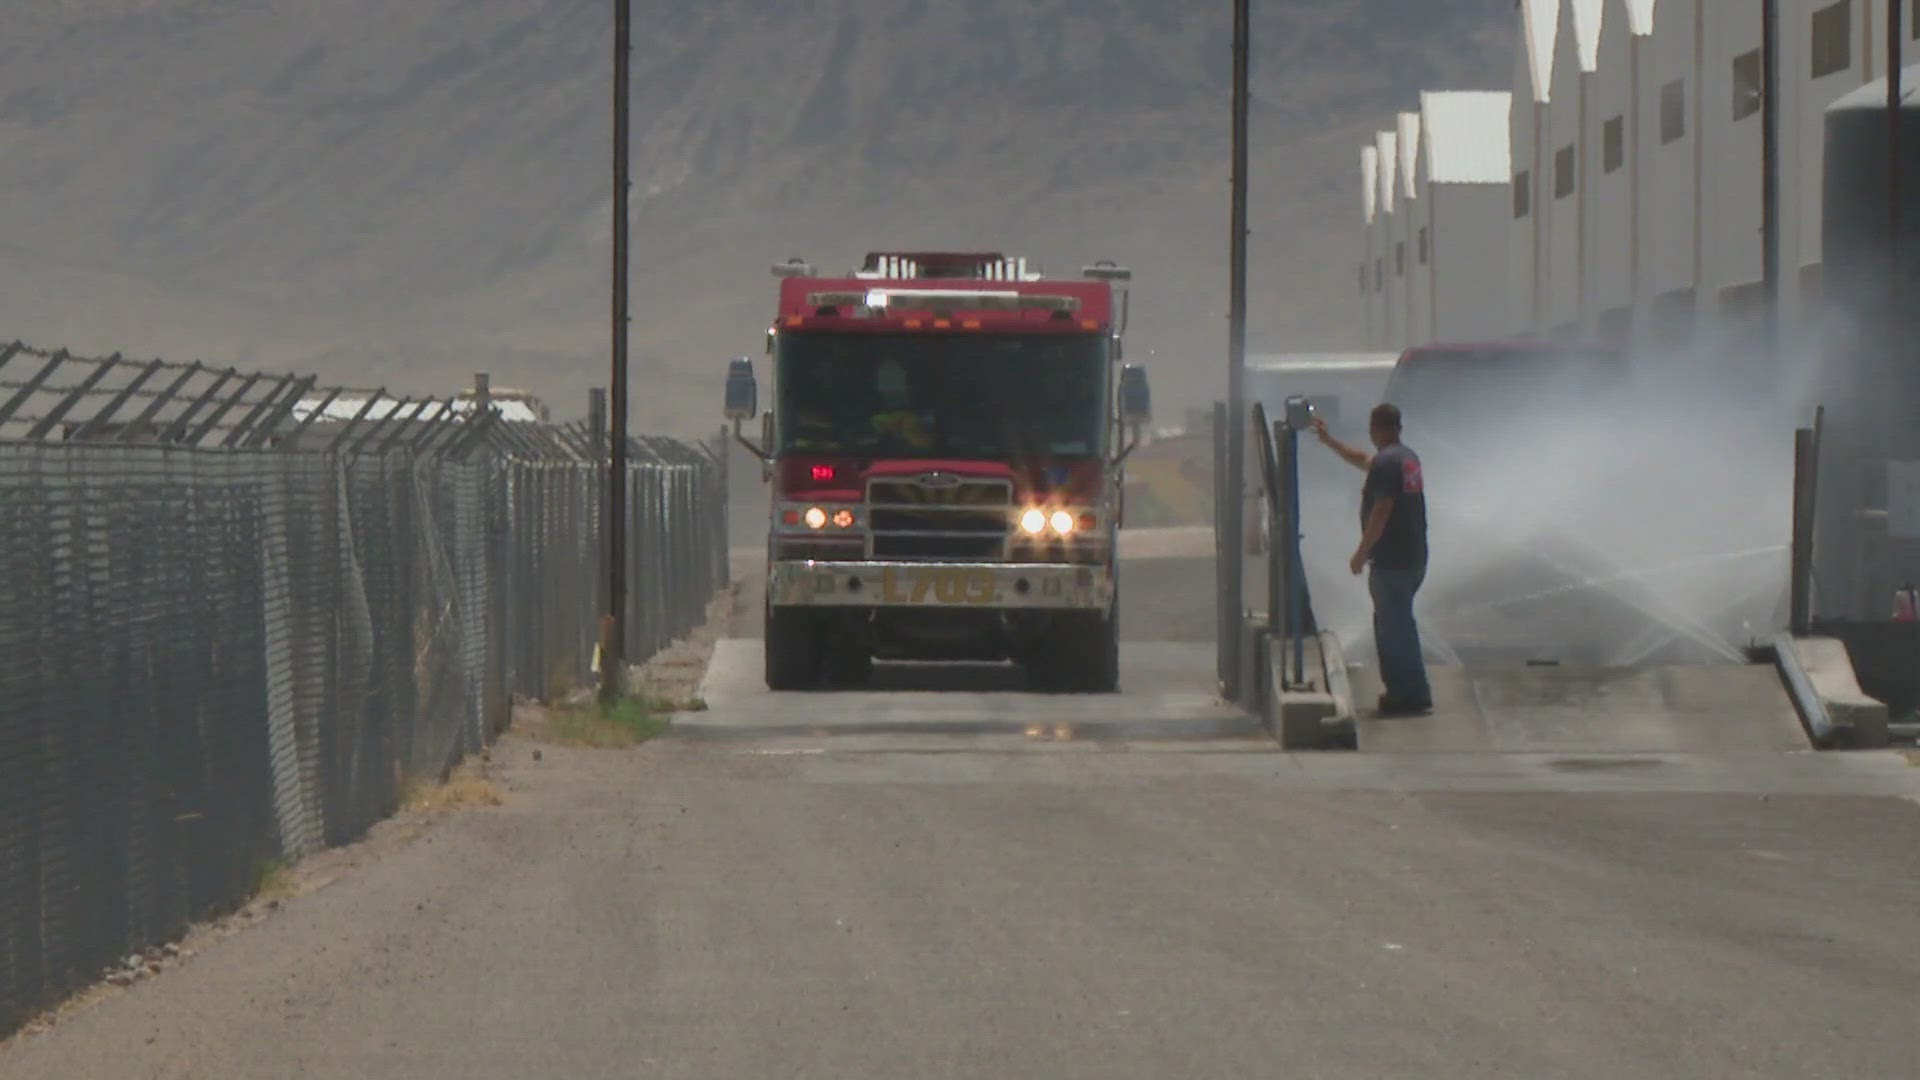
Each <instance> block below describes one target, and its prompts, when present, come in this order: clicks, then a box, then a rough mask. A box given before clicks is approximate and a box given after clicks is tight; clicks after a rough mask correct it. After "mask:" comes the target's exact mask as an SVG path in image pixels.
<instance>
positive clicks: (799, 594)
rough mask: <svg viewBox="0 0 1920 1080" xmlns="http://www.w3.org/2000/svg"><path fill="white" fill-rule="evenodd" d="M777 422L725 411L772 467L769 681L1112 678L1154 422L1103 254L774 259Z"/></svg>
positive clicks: (1118, 274) (1122, 297) (1065, 681)
mask: <svg viewBox="0 0 1920 1080" xmlns="http://www.w3.org/2000/svg"><path fill="white" fill-rule="evenodd" d="M774 273H775V275H776V276H777V277H779V278H781V282H780V311H779V316H778V318H777V319H776V321H775V323H774V325H773V327H772V329H771V330H770V331H769V333H768V338H767V352H768V355H769V356H770V357H771V358H772V365H773V370H772V375H773V408H772V409H771V410H769V411H768V412H767V413H766V414H765V415H764V417H763V418H762V419H763V422H762V425H761V433H760V438H759V441H758V442H757V443H756V442H753V441H750V440H748V439H747V438H745V437H744V436H742V435H740V429H741V425H742V423H744V422H745V421H747V420H750V419H752V418H754V417H755V416H756V415H759V408H758V405H759V400H758V399H759V391H758V383H757V380H756V377H755V374H754V369H753V364H752V362H751V361H749V360H745V359H740V360H735V361H733V366H732V368H731V370H730V371H729V372H728V377H727V395H726V414H727V417H728V418H729V419H730V420H731V421H732V422H733V425H734V432H735V436H736V438H739V439H740V441H741V442H742V444H743V445H745V446H746V447H747V448H748V449H749V450H750V451H752V452H753V453H754V454H756V455H757V456H758V457H759V458H760V459H761V460H762V461H763V462H765V463H766V472H767V475H768V477H769V478H770V480H771V482H772V486H773V491H772V499H771V504H772V506H771V509H772V513H771V521H770V523H769V528H768V533H767V597H766V680H767V685H768V686H769V687H771V688H773V689H776V690H807V689H815V688H818V687H821V686H830V685H838V686H849V685H859V684H862V683H864V682H865V681H867V680H868V679H869V678H870V677H871V674H872V671H873V664H874V661H875V660H876V659H877V660H908V661H982V662H996V661H1013V662H1016V663H1018V664H1020V665H1022V666H1023V667H1024V668H1025V670H1026V672H1027V674H1028V676H1029V678H1030V679H1031V680H1032V682H1033V684H1034V685H1035V686H1036V687H1038V688H1041V689H1047V690H1053V691H1066V692H1089V693H1101V692H1110V691H1113V690H1115V689H1117V687H1118V683H1119V637H1118V635H1119V627H1118V621H1117V613H1118V604H1117V601H1118V596H1119V581H1118V576H1117V573H1116V570H1117V566H1116V562H1115V539H1116V530H1117V528H1118V526H1119V514H1120V491H1121V486H1122V485H1121V468H1122V465H1123V463H1124V462H1125V459H1126V456H1127V453H1128V452H1129V451H1130V450H1131V449H1132V447H1133V445H1134V444H1135V443H1136V442H1137V440H1138V438H1139V429H1140V427H1141V426H1142V425H1143V424H1145V423H1146V421H1147V416H1148V406H1149V398H1148V392H1147V384H1146V376H1145V372H1144V371H1143V370H1141V369H1140V368H1138V367H1136V366H1134V365H1130V364H1126V365H1123V364H1122V363H1121V362H1120V360H1121V352H1122V349H1121V335H1122V332H1123V331H1124V329H1125V322H1126V318H1125V312H1126V287H1127V283H1128V282H1129V281H1130V280H1131V275H1130V274H1129V273H1128V272H1127V271H1126V270H1125V269H1123V268H1121V267H1118V266H1115V265H1114V264H1112V263H1101V264H1098V265H1095V266H1090V267H1087V268H1086V269H1085V271H1084V272H1083V274H1082V276H1081V277H1079V278H1073V279H1059V278H1046V277H1043V276H1041V275H1040V274H1038V273H1036V272H1034V271H1033V270H1031V269H1030V268H1029V266H1028V263H1027V261H1026V260H1025V259H1021V258H1008V257H1006V256H1003V255H1000V254H997V253H989V254H953V253H913V252H899V253H895V252H883V253H875V254H871V255H868V256H867V257H866V260H865V263H864V265H863V266H862V267H861V269H859V270H857V271H854V272H852V273H849V274H845V275H840V276H832V275H827V276H822V275H820V274H818V273H816V272H815V271H814V269H813V268H812V267H810V266H808V265H806V264H804V263H802V262H799V261H797V260H796V261H792V262H789V263H784V264H780V265H777V266H775V267H774Z"/></svg>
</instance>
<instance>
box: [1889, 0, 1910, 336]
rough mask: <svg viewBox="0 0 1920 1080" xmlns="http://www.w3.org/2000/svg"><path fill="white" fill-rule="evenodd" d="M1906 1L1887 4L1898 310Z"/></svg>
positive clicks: (1892, 271)
mask: <svg viewBox="0 0 1920 1080" xmlns="http://www.w3.org/2000/svg"><path fill="white" fill-rule="evenodd" d="M1905 6H1906V0H1887V268H1888V270H1889V273H1888V275H1887V281H1888V285H1889V286H1890V287H1891V288H1892V289H1893V306H1892V309H1891V310H1898V309H1899V307H1900V301H1901V299H1902V294H1903V292H1904V290H1903V289H1902V287H1901V281H1900V266H1901V264H1900V228H1901V213H1900V187H1901V177H1900V111H1901V106H1902V105H1904V104H1905V103H1904V102H1903V101H1902V100H1901V99H1902V98H1903V97H1905V96H1906V88H1905V87H1904V86H1902V85H1901V83H1902V79H1901V76H1902V75H1903V74H1904V72H1902V71H1901V69H1900V61H1901V60H1902V59H1903V58H1902V56H1901V48H1900V46H1901V44H1902V42H1903V41H1904V40H1905V38H1906V33H1905V31H1906V27H1905V26H1903V25H1902V24H1903V23H1904V22H1905V20H1904V19H1903V18H1902V16H1903V15H1904V14H1905V12H1904V11H1902V10H1901V9H1902V8H1904V7H1905Z"/></svg>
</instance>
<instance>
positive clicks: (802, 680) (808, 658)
mask: <svg viewBox="0 0 1920 1080" xmlns="http://www.w3.org/2000/svg"><path fill="white" fill-rule="evenodd" d="M766 653H767V689H769V690H812V689H815V688H816V687H818V686H819V685H820V669H821V661H822V660H823V659H824V657H823V656H822V649H821V634H820V627H819V626H818V625H816V623H815V620H813V619H812V618H810V617H809V613H808V612H805V611H782V610H780V609H779V608H774V607H769V608H768V609H767V632H766Z"/></svg>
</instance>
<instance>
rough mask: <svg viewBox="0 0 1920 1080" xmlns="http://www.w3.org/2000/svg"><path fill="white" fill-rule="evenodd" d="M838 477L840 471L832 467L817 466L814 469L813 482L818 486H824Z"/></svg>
mask: <svg viewBox="0 0 1920 1080" xmlns="http://www.w3.org/2000/svg"><path fill="white" fill-rule="evenodd" d="M838 475H840V470H839V469H836V468H834V467H833V466H831V465H815V466H814V467H813V482H814V483H816V484H824V483H826V482H827V481H829V480H832V479H833V478H834V477H836V476H838Z"/></svg>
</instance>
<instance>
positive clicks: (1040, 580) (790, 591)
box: [767, 562, 1113, 611]
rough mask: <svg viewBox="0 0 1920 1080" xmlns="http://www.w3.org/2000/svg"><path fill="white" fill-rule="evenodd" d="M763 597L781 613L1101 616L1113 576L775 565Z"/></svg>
mask: <svg viewBox="0 0 1920 1080" xmlns="http://www.w3.org/2000/svg"><path fill="white" fill-rule="evenodd" d="M767 595H768V597H769V598H770V599H771V601H772V602H773V603H774V604H775V605H776V606H781V607H857V608H948V609H957V610H969V609H971V610H980V611H984V610H993V609H1016V610H1041V611H1104V610H1106V609H1108V608H1110V607H1111V606H1112V604H1113V574H1112V571H1110V570H1109V569H1108V568H1107V567H1104V566H1087V565H1067V564H1060V563H922V562H776V563H774V564H773V565H772V566H771V567H770V568H769V573H768V577H767Z"/></svg>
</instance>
